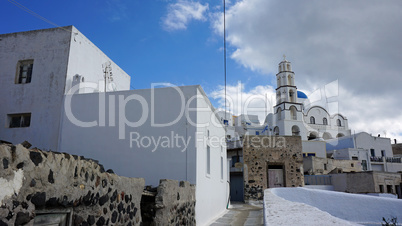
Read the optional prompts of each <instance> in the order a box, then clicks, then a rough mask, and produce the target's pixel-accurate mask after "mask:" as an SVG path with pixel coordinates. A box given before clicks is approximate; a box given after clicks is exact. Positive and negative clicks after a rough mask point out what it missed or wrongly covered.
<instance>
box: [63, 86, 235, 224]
mask: <svg viewBox="0 0 402 226" xmlns="http://www.w3.org/2000/svg"><path fill="white" fill-rule="evenodd" d="M178 88H179V89H180V91H181V92H182V93H183V95H184V98H185V99H184V100H185V103H184V104H186V103H188V104H189V107H190V108H192V109H195V111H190V112H189V116H188V117H187V116H186V114H184V115H180V109H181V107H182V106H181V99H180V95H179V93H178V91H177V90H175V89H173V88H158V89H154V91H155V93H154V104H152V102H151V90H150V89H146V90H130V91H119V92H109V93H106V98H105V99H106V100H109V98H112V99H115V107H113V108H112V109H115V110H116V112H115V117H112V119H114V120H115V126H109V125H110V122H111V120H110V119H109V116H110V115H111V114H110V113H109V112H107V113H106V114H105V118H106V120H105V125H106V126H104V127H100V126H95V127H90V128H82V127H79V126H76V125H74V124H73V123H72V122H71V121H70V120H69V119H68V118H67V115H66V114H65V115H64V117H63V124H62V126H63V127H62V128H63V129H62V136H61V138H62V139H61V142H60V151H62V152H68V153H72V154H76V155H84V156H85V157H87V158H94V159H96V160H99V162H100V163H101V164H103V165H104V166H105V169H109V168H111V169H113V170H114V171H115V172H116V173H117V174H119V175H122V176H128V177H143V178H145V182H146V184H149V185H153V186H156V185H158V184H159V180H160V179H175V180H187V181H189V182H190V183H192V184H196V186H197V187H196V198H197V203H196V211H197V212H196V218H197V219H196V220H197V224H200V225H203V224H206V223H207V222H208V221H210V220H212V219H213V218H214V217H216V216H218V215H219V214H221V213H222V212H223V211H224V210H225V207H226V201H227V196H228V194H227V191H228V189H227V186H228V185H227V180H228V179H227V157H226V149H225V148H223V147H221V145H219V143H218V145H219V146H218V147H214V146H213V145H212V144H211V145H210V147H211V149H210V150H211V171H210V172H211V173H210V175H208V176H207V175H206V144H205V143H204V142H203V141H204V136H207V131H208V130H209V131H210V132H209V136H210V141H211V139H216V138H218V139H219V141H220V140H223V142H224V141H225V139H224V137H225V130H224V128H223V127H222V124H221V123H220V122H219V118H217V117H216V116H215V114H213V113H212V111H211V110H212V105H210V104H209V100H208V99H206V97H205V95H202V94H203V91H202V89H201V88H200V87H199V86H186V87H178ZM100 95H101V96H102V95H103V94H98V93H89V94H78V95H75V96H73V100H72V112H73V114H74V115H75V117H76V118H78V119H79V120H82V121H86V122H89V121H93V120H97V121H98V122H99V120H98V117H99V111H98V108H99V105H98V100H99V96H100ZM130 95H139V96H140V97H142V98H144V99H145V102H147V103H148V105H149V107H151V106H154V107H155V109H154V112H155V116H154V118H155V123H159V124H161V123H169V122H172V121H174V120H175V119H178V120H177V122H175V123H173V124H172V125H170V126H167V127H155V126H152V124H151V110H150V111H149V112H148V113H147V114H144V115H145V116H146V120H145V123H144V124H143V125H141V126H138V127H126V131H125V133H124V134H125V136H126V137H125V139H119V126H118V125H119V120H121V117H119V113H120V112H119V111H120V110H119V108H120V107H119V106H120V104H119V103H118V98H119V97H120V98H127V97H129V96H130ZM195 95H199V98H195V99H193V100H192V99H191V98H192V97H193V96H195ZM66 97H69V96H66ZM137 97H138V96H137ZM106 103H107V105H106V106H107V107H106V109H109V107H108V106H110V102H109V101H107V102H106ZM184 106H185V105H184ZM125 113H126V116H127V118H128V120H129V121H131V122H137V121H139V120H140V118H141V115H142V107H141V104H140V103H139V102H138V101H136V100H132V101H130V102H128V103H127V105H126V109H125ZM211 120H215V122H216V124H215V125H216V126H214V125H213V124H211ZM112 121H113V120H112ZM192 122H194V123H195V124H192ZM204 122H207V123H209V124H210V125H208V126H202V125H201V123H204ZM130 132H133V133H138V134H140V136H141V137H150V138H151V139H152V137H153V138H154V140H158V138H159V137H165V136H166V137H169V138H170V137H171V134H172V133H173V134H174V136H178V137H183V138H185V140H187V139H189V146H188V147H187V149H184V150H183V151H182V149H183V148H184V147H180V148H178V147H177V145H175V147H161V146H159V147H158V148H157V149H156V151H154V152H152V149H154V145H150V146H148V147H146V146H147V143H144V144H145V146H144V145H141V142H140V147H137V146H136V143H134V146H132V147H131V148H130ZM136 137H138V136H137V135H136V136H135V138H136ZM212 137H216V138H212ZM162 139H163V138H162ZM137 140H138V139H137ZM72 141H73V142H72ZM221 157H222V159H223V165H222V167H223V170H224V171H223V179H221V178H220V176H221Z"/></svg>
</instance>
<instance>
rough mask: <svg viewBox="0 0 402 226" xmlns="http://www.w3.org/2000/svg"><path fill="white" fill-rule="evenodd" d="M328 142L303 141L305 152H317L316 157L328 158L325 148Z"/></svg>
mask: <svg viewBox="0 0 402 226" xmlns="http://www.w3.org/2000/svg"><path fill="white" fill-rule="evenodd" d="M325 145H326V143H325V142H324V141H307V140H303V141H302V151H303V153H315V156H316V157H319V158H327V151H326V149H325Z"/></svg>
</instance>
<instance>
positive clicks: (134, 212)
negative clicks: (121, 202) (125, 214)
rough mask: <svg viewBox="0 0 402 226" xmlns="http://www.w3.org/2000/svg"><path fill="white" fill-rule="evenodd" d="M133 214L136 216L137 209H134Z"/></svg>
mask: <svg viewBox="0 0 402 226" xmlns="http://www.w3.org/2000/svg"><path fill="white" fill-rule="evenodd" d="M133 214H134V216H135V215H136V214H137V207H135V208H134V211H133Z"/></svg>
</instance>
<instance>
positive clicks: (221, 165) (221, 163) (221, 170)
mask: <svg viewBox="0 0 402 226" xmlns="http://www.w3.org/2000/svg"><path fill="white" fill-rule="evenodd" d="M221 180H223V157H222V156H221Z"/></svg>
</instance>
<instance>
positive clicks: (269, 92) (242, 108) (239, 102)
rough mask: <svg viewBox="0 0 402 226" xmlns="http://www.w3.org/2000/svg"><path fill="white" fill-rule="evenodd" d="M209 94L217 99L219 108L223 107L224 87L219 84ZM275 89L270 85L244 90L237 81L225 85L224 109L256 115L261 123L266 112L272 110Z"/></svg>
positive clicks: (243, 86)
mask: <svg viewBox="0 0 402 226" xmlns="http://www.w3.org/2000/svg"><path fill="white" fill-rule="evenodd" d="M209 96H210V97H211V98H213V99H217V100H218V103H219V108H220V109H222V110H224V108H225V87H224V86H219V87H218V89H217V90H215V91H213V92H211V93H210V94H209ZM274 98H275V89H274V88H273V87H272V86H256V87H253V88H252V89H251V90H248V91H246V89H245V85H244V84H242V83H241V82H238V83H237V84H236V85H234V86H233V85H228V86H226V106H227V108H226V110H227V111H230V112H231V113H233V114H234V115H240V114H249V115H258V118H259V120H260V123H263V122H264V120H265V116H266V114H267V113H270V112H272V107H273V106H274V104H275V99H274Z"/></svg>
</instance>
